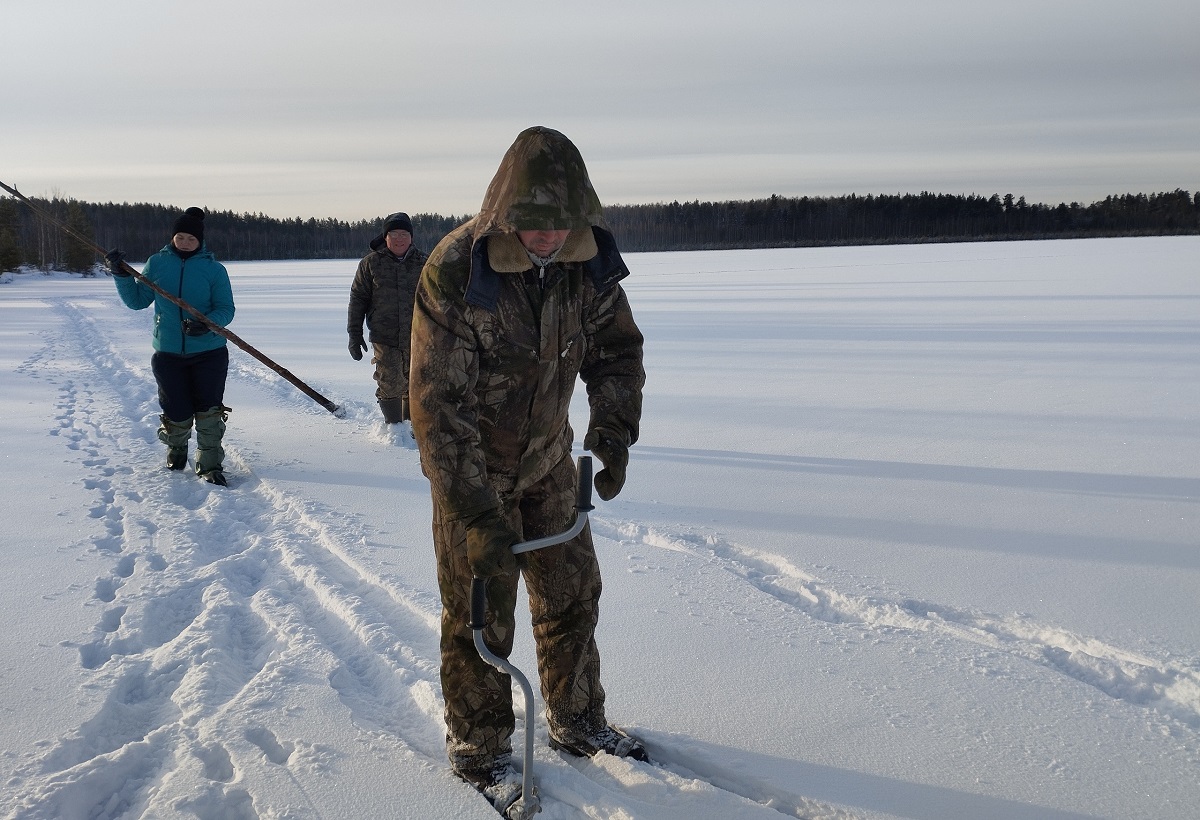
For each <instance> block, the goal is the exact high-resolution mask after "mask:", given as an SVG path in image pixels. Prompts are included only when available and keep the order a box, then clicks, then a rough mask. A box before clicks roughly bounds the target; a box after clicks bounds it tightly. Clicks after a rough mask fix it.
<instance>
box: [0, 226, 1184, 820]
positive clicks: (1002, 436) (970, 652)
mask: <svg viewBox="0 0 1200 820" xmlns="http://www.w3.org/2000/svg"><path fill="white" fill-rule="evenodd" d="M629 262H630V267H631V268H632V269H633V271H634V274H633V276H632V277H631V278H630V279H629V280H628V282H627V289H628V291H629V294H630V300H631V303H632V305H633V309H634V313H635V316H636V317H637V319H638V321H639V323H640V325H641V326H642V328H643V330H644V331H645V333H646V337H647V346H646V364H647V371H648V384H647V393H646V404H645V418H644V423H643V430H642V438H641V441H639V442H638V444H637V445H636V446H635V447H634V449H633V451H632V460H631V464H630V469H629V481H628V483H627V484H626V486H625V489H624V491H623V492H622V493H621V495H620V496H619V497H618V498H616V499H615V500H613V501H612V502H608V503H603V502H601V503H599V506H598V509H597V510H596V511H595V513H593V516H592V525H593V530H594V533H595V535H596V540H597V549H598V551H599V553H600V556H601V564H602V567H603V570H604V577H605V596H604V609H603V614H602V619H601V630H600V634H599V642H600V649H601V654H602V657H603V661H604V671H603V679H604V683H605V687H606V689H607V691H608V704H609V707H608V708H609V717H610V718H611V719H612V720H613V721H614V722H616V723H618V724H620V725H623V726H626V727H627V728H629V729H631V730H632V731H633V732H635V733H637V734H639V735H641V736H642V737H643V738H645V740H646V741H647V745H648V747H649V749H650V752H651V754H652V755H653V756H654V757H655V758H656V759H657V760H658V761H659V762H660V765H658V766H646V765H640V764H636V763H631V762H628V761H623V760H615V759H611V758H607V759H601V760H597V761H593V762H588V763H581V762H576V761H569V760H566V759H564V758H562V757H561V756H559V755H558V754H557V753H555V752H552V751H551V750H550V749H548V748H546V747H545V746H544V745H542V746H541V747H540V748H539V749H538V752H537V764H536V773H537V775H536V776H537V779H538V782H539V785H540V789H541V793H542V796H543V812H542V814H541V815H539V817H544V818H546V819H547V820H565V819H566V818H580V817H589V818H609V819H610V820H618V818H619V819H621V820H624V819H625V818H647V819H648V820H658V818H667V819H673V818H679V819H680V820H728V818H733V817H737V818H743V817H744V818H773V817H780V816H783V817H798V818H818V817H821V818H843V819H845V818H862V820H882V819H883V818H914V819H915V820H981V819H983V820H988V819H991V818H995V819H996V820H999V819H1000V818H1004V820H1012V819H1014V818H1015V819H1016V820H1068V819H1070V820H1083V818H1121V819H1122V820H1130V819H1131V818H1147V819H1149V818H1156V819H1161V818H1180V820H1183V818H1194V817H1196V816H1197V814H1198V812H1200V616H1198V614H1197V613H1198V603H1200V237H1171V238H1149V239H1114V240H1080V241H1052V242H1025V243H991V244H962V245H926V246H904V247H876V248H825V249H789V250H764V251H737V252H707V253H671V254H634V255H631V256H630V257H629ZM355 263H356V262H355V260H345V261H340V262H339V261H334V262H330V261H321V262H302V263H286V262H271V263H233V264H230V265H229V268H230V272H231V274H232V277H233V285H234V294H235V297H236V300H237V305H238V313H237V318H236V320H235V322H234V324H233V325H232V328H231V329H232V330H233V331H235V332H236V333H237V334H239V335H240V336H241V337H242V338H243V339H245V340H246V341H247V342H249V343H250V344H252V345H254V346H255V347H257V348H258V349H259V350H261V351H262V352H263V353H264V354H266V355H267V356H270V357H271V358H273V359H275V360H276V361H278V362H279V363H280V364H281V365H282V366H284V367H286V368H287V369H289V370H290V371H291V372H292V373H294V374H295V375H296V376H297V377H299V378H300V379H303V380H304V381H306V382H307V383H308V384H310V385H311V386H312V387H314V388H315V389H317V390H318V391H320V392H321V393H323V394H324V395H326V396H328V397H329V398H331V399H332V400H333V401H335V402H337V403H338V404H340V405H342V406H343V407H344V408H345V409H346V411H347V417H346V418H344V419H338V418H335V417H333V416H332V415H331V414H329V413H328V412H326V411H325V410H323V409H322V408H321V407H319V406H318V405H317V404H315V403H314V402H313V401H311V400H310V399H308V398H307V397H306V396H304V395H303V394H302V393H301V392H299V391H298V390H296V389H295V388H294V387H293V386H291V385H290V384H288V383H287V382H285V381H284V380H282V379H280V378H279V377H278V376H277V375H276V374H275V373H273V372H271V371H270V370H268V369H267V368H265V367H263V366H262V365H261V364H259V363H258V362H256V361H255V360H254V359H252V358H251V357H249V356H247V355H246V354H244V353H242V352H240V351H236V350H235V351H234V353H233V357H232V366H231V373H230V381H229V389H228V392H227V395H226V404H228V405H230V406H232V407H233V408H234V411H233V413H232V415H231V417H230V421H229V433H228V435H227V439H226V444H227V449H228V451H229V453H230V456H229V459H228V462H227V468H228V474H229V476H230V480H231V485H232V486H231V487H229V488H228V489H222V488H217V487H213V486H211V485H208V484H205V483H203V482H201V481H200V480H198V479H196V478H195V477H194V476H192V475H191V474H190V472H188V473H184V474H178V473H169V472H168V471H166V470H165V469H164V468H163V467H162V466H161V465H162V458H163V455H164V451H163V447H162V445H161V444H159V443H158V442H157V440H156V439H155V435H154V431H155V428H156V426H157V417H158V413H159V409H158V406H157V402H156V397H155V388H154V383H153V378H152V376H151V373H150V367H149V358H150V352H151V351H150V340H149V328H150V318H151V317H150V311H143V312H140V313H135V312H133V311H129V310H127V309H126V308H124V307H123V306H122V305H121V304H120V302H119V301H118V299H117V298H116V295H115V289H114V288H113V286H112V283H111V281H109V280H108V279H107V277H101V278H99V279H80V278H78V277H69V276H66V275H55V276H50V277H45V276H41V275H38V274H25V275H19V276H17V277H15V279H14V281H13V282H11V283H9V284H5V285H0V374H2V375H3V385H4V387H3V390H2V391H0V465H2V475H3V491H2V492H0V518H2V520H3V521H4V526H3V533H2V535H0V550H2V552H0V555H2V556H3V561H2V562H0V585H2V589H3V595H0V617H2V618H3V622H4V624H5V628H4V629H3V630H2V631H0V695H2V698H0V750H2V754H0V815H3V816H4V817H9V818H63V819H65V820H75V819H76V818H79V819H80V820H82V819H83V818H138V817H148V818H150V817H152V818H185V817H186V818H193V817H198V818H205V819H208V818H212V819H213V820H215V819H216V818H222V819H223V820H224V819H226V818H232V819H233V820H242V819H243V818H244V819H246V820H249V818H289V819H296V818H351V817H352V818H380V817H395V818H435V817H436V818H478V819H479V820H495V813H494V812H493V810H492V809H491V808H490V807H489V806H488V805H487V804H486V803H485V802H484V801H483V800H482V799H481V798H480V797H479V796H478V795H476V794H475V793H474V792H472V791H471V790H470V789H469V788H468V787H466V786H464V785H462V784H461V783H459V782H458V781H457V780H455V779H454V778H453V777H452V776H451V775H450V774H449V772H448V770H447V768H446V765H445V759H444V747H443V725H442V723H441V701H440V685H439V681H438V651H437V643H438V640H437V632H438V616H439V605H438V597H437V587H436V583H435V579H434V566H433V557H432V547H431V543H430V534H429V531H430V509H429V496H428V486H427V484H426V481H425V479H424V478H423V476H422V475H421V472H420V468H419V465H418V457H417V452H416V450H415V449H414V448H413V444H412V442H411V440H409V439H408V437H407V435H406V433H404V432H403V431H399V432H397V431H396V430H389V429H386V428H385V427H384V425H383V424H382V423H381V422H380V421H378V411H377V408H376V406H375V403H374V399H373V394H374V393H373V391H374V383H373V382H372V379H371V368H370V365H369V364H368V363H367V362H366V361H364V362H358V363H356V362H354V361H352V360H351V359H350V357H349V355H348V354H347V351H346V335H345V315H346V302H347V298H348V293H349V285H350V280H351V277H352V275H353V272H354V267H355ZM581 393H582V391H580V395H578V396H577V399H578V403H577V405H576V409H577V411H578V412H576V413H575V418H577V419H581V420H582V419H586V416H585V415H583V411H584V405H583V401H582V398H583V397H582V395H581ZM576 432H577V438H582V433H583V431H582V430H581V429H579V428H578V427H577V430H576ZM513 659H514V661H515V662H516V663H517V665H518V666H519V667H521V668H522V669H525V670H527V671H530V672H532V670H533V668H534V666H533V659H532V640H531V639H530V638H529V637H528V635H526V636H524V637H518V641H517V650H516V652H515V653H514V658H513ZM539 737H540V740H541V741H543V743H544V740H545V730H544V728H542V727H541V725H540V724H539ZM519 739H520V733H519V732H518V735H517V740H518V741H519Z"/></svg>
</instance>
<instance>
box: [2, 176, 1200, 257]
mask: <svg viewBox="0 0 1200 820" xmlns="http://www.w3.org/2000/svg"><path fill="white" fill-rule="evenodd" d="M30 200H31V201H33V202H34V203H35V204H36V205H37V206H38V207H39V208H40V209H42V210H43V211H45V212H47V213H49V214H52V215H53V216H54V217H55V218H56V219H58V220H60V221H61V222H63V223H65V224H67V225H69V226H70V227H71V228H72V230H73V231H74V232H75V233H76V234H78V235H81V236H83V237H84V238H86V239H89V240H90V241H91V243H92V244H93V245H98V246H99V247H101V248H120V249H121V250H122V251H124V252H125V254H126V257H127V258H128V259H130V260H144V259H146V258H148V257H149V256H150V255H151V254H153V253H155V252H156V251H158V250H159V249H160V248H162V247H163V246H164V245H165V244H166V243H167V241H168V239H169V236H168V235H167V234H168V232H169V231H170V226H171V224H172V223H173V222H174V221H175V219H176V218H177V217H178V216H179V215H180V214H182V213H183V209H182V208H179V207H173V206H168V205H151V204H141V203H139V204H114V203H106V204H95V203H88V202H80V201H78V200H75V199H64V198H61V197H54V198H51V199H44V198H36V197H30ZM604 214H605V218H606V219H607V220H608V223H609V226H610V227H611V228H612V230H613V233H614V234H615V235H616V237H617V241H618V243H619V244H620V246H621V248H622V249H623V250H625V251H628V252H635V251H683V250H718V249H738V248H779V247H805V246H818V245H866V244H909V243H921V242H977V241H990V240H1020V239H1056V238H1079V237H1105V236H1154V235H1172V234H1197V233H1200V191H1197V192H1196V193H1195V194H1194V195H1193V194H1191V193H1190V192H1188V191H1185V190H1182V189H1176V190H1174V191H1170V192H1164V193H1154V194H1122V195H1116V196H1109V197H1106V198H1105V199H1104V200H1102V201H1099V202H1093V203H1092V204H1090V205H1082V204H1080V203H1077V202H1072V203H1071V204H1069V205H1068V204H1066V203H1062V204H1059V205H1055V206H1050V205H1044V204H1030V203H1028V202H1026V201H1025V197H1017V198H1014V197H1013V196H1012V195H1011V194H1008V195H1005V196H1003V197H1001V196H1000V195H998V194H993V195H992V196H990V197H983V196H977V195H969V196H964V195H952V194H935V193H929V192H922V193H920V194H893V195H889V194H881V195H871V194H868V195H866V196H859V195H857V194H850V195H847V196H838V197H781V196H772V197H770V198H768V199H756V200H746V201H728V202H700V201H699V200H696V201H693V202H682V203H681V202H678V201H676V202H670V203H656V204H651V205H613V206H609V207H606V208H605V211H604ZM468 218H469V215H462V216H441V215H438V214H413V215H412V222H413V231H414V237H413V238H414V242H415V243H416V245H417V246H418V247H420V248H423V249H425V250H426V251H429V250H432V249H433V247H434V246H435V245H436V244H437V243H438V241H440V240H441V238H442V237H443V236H445V235H446V234H447V233H448V232H449V231H450V230H451V229H453V228H454V227H455V226H456V225H458V224H460V223H462V222H463V221H464V220H466V219H468ZM382 219H383V217H382V215H381V216H380V217H379V218H378V219H374V220H362V221H359V222H345V221H342V220H338V219H332V218H329V219H315V218H309V219H301V218H292V219H278V218H274V217H269V216H265V215H263V214H261V213H260V214H250V213H244V214H236V213H233V212H231V211H212V212H209V213H208V215H207V217H206V219H205V236H206V240H207V243H208V246H209V248H210V249H211V250H212V251H213V253H214V254H216V256H217V258H218V259H220V260H222V261H238V260H278V259H358V258H360V257H362V256H363V255H365V254H366V253H367V251H368V249H369V243H370V241H371V239H373V238H374V237H376V236H378V235H379V229H380V225H381V224H382ZM97 261H99V260H98V256H97V254H96V253H95V251H94V249H93V248H92V247H90V246H89V245H88V244H85V243H82V242H79V241H77V240H75V239H73V238H72V237H71V236H69V235H68V234H67V233H66V232H65V231H63V230H61V229H60V228H58V227H57V226H56V225H54V224H53V223H52V222H51V221H50V220H47V219H44V218H42V217H41V216H39V215H38V214H36V213H34V212H33V211H32V210H31V209H30V208H27V207H25V205H24V204H23V203H21V202H19V201H18V200H16V199H14V198H9V197H0V271H6V270H15V269H17V268H19V267H21V266H31V267H37V268H41V269H43V270H49V269H60V270H62V269H65V270H73V271H81V272H88V271H91V270H92V268H93V266H94V264H95V263H96V262H97Z"/></svg>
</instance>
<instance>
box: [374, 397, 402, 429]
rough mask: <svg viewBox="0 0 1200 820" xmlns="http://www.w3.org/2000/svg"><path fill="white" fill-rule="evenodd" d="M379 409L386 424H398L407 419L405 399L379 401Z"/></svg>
mask: <svg viewBox="0 0 1200 820" xmlns="http://www.w3.org/2000/svg"><path fill="white" fill-rule="evenodd" d="M379 409H380V410H382V411H383V420H384V421H386V422H387V423H388V424H398V423H400V422H402V421H404V419H405V418H406V417H407V415H408V413H407V410H408V402H407V401H406V400H405V399H380V400H379Z"/></svg>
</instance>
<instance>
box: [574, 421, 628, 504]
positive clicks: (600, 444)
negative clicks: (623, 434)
mask: <svg viewBox="0 0 1200 820" xmlns="http://www.w3.org/2000/svg"><path fill="white" fill-rule="evenodd" d="M583 449H585V450H591V451H592V452H593V453H595V454H596V458H598V459H600V461H601V463H602V464H604V469H603V470H601V471H600V472H598V473H596V492H597V493H599V495H600V498H602V499H603V500H605V501H611V500H612V499H614V498H616V497H617V493H619V492H621V488H622V487H623V486H625V468H626V467H628V466H629V448H628V447H626V446H625V444H623V443H622V442H620V441H617V440H616V439H615V438H612V437H610V436H607V435H605V434H604V433H601V432H600V431H599V430H589V431H588V434H587V435H586V436H584V437H583Z"/></svg>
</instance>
